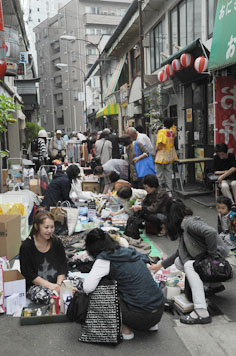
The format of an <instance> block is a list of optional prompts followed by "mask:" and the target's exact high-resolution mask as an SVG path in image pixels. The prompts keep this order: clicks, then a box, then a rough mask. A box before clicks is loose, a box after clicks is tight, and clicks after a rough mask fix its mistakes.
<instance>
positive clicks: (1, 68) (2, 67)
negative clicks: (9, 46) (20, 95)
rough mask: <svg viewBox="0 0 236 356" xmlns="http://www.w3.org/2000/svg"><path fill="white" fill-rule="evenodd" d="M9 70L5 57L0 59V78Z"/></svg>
mask: <svg viewBox="0 0 236 356" xmlns="http://www.w3.org/2000/svg"><path fill="white" fill-rule="evenodd" d="M6 71H7V62H6V61H4V60H3V59H1V60H0V79H2V78H3V77H4V75H5V74H6Z"/></svg>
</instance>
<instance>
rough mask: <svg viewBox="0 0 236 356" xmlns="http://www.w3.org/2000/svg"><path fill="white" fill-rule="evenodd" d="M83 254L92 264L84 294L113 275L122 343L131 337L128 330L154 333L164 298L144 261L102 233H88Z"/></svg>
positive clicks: (144, 257)
mask: <svg viewBox="0 0 236 356" xmlns="http://www.w3.org/2000/svg"><path fill="white" fill-rule="evenodd" d="M86 250H87V251H88V253H89V254H90V255H91V256H93V257H94V258H95V263H94V265H93V267H92V269H91V271H90V273H89V275H88V277H86V279H85V281H84V284H83V288H84V291H85V293H87V294H88V293H91V292H93V291H94V290H95V289H96V287H97V285H98V284H99V282H100V280H101V279H102V278H103V277H104V276H107V275H109V274H110V272H112V278H114V279H115V280H116V281H117V288H118V294H119V297H120V304H121V312H122V322H123V325H122V334H123V339H124V340H131V339H132V338H133V337H134V334H133V332H132V331H131V330H130V329H134V330H150V329H151V330H157V328H158V327H157V324H158V323H159V321H160V320H161V317H162V314H163V310H164V297H163V294H162V291H161V289H160V288H159V287H158V286H157V284H156V283H155V282H154V280H153V277H152V275H151V273H150V271H149V270H148V269H147V267H146V264H145V263H147V262H148V259H147V257H146V256H145V255H142V254H140V253H138V252H137V251H136V250H135V249H133V248H124V247H120V245H118V244H117V242H115V241H114V240H112V239H111V238H110V236H109V235H108V234H106V233H105V232H104V231H102V230H101V229H93V230H92V231H90V232H89V234H88V235H87V238H86Z"/></svg>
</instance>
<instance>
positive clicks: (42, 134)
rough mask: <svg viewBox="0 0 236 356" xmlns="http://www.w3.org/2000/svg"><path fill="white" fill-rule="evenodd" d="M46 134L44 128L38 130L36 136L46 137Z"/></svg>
mask: <svg viewBox="0 0 236 356" xmlns="http://www.w3.org/2000/svg"><path fill="white" fill-rule="evenodd" d="M47 136H48V134H47V132H46V131H45V130H39V132H38V137H47Z"/></svg>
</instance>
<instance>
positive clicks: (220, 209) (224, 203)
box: [216, 196, 236, 250]
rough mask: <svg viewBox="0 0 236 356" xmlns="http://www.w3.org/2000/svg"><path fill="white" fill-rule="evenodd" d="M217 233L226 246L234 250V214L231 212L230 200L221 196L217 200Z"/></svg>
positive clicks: (235, 215)
mask: <svg viewBox="0 0 236 356" xmlns="http://www.w3.org/2000/svg"><path fill="white" fill-rule="evenodd" d="M216 209H217V213H218V233H219V236H220V237H221V238H222V239H223V240H224V242H225V243H226V244H227V246H228V247H229V248H230V249H231V250H234V249H235V248H236V233H235V229H236V213H235V212H234V211H232V202H231V199H229V198H227V197H225V196H221V197H219V198H218V199H217V204H216Z"/></svg>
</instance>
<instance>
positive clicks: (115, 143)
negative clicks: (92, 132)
mask: <svg viewBox="0 0 236 356" xmlns="http://www.w3.org/2000/svg"><path fill="white" fill-rule="evenodd" d="M103 132H107V133H108V140H109V141H111V143H112V159H114V158H118V159H120V158H121V154H120V148H119V137H118V136H116V135H114V134H113V133H112V132H111V130H110V129H104V130H103Z"/></svg>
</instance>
